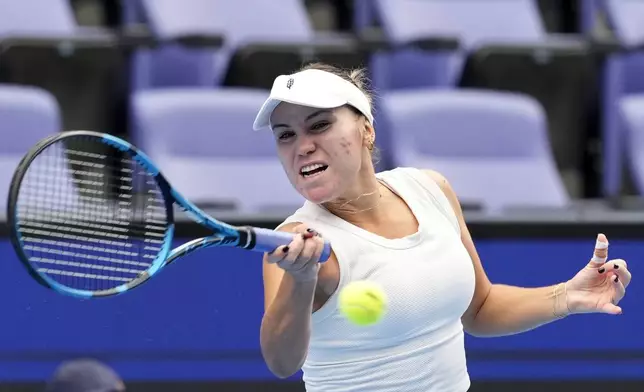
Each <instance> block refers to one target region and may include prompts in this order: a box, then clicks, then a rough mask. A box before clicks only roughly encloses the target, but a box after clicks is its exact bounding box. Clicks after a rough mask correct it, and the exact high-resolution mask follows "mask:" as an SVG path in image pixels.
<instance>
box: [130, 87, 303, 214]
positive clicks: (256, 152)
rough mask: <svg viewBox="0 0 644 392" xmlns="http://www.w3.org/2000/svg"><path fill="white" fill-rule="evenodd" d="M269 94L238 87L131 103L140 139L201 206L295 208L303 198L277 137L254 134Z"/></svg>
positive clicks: (149, 96) (168, 93)
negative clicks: (277, 146) (284, 163)
mask: <svg viewBox="0 0 644 392" xmlns="http://www.w3.org/2000/svg"><path fill="white" fill-rule="evenodd" d="M265 99H266V93H265V92H251V91H239V90H231V91H222V90H217V89H179V88H175V89H151V90H146V91H142V92H139V93H137V94H135V95H134V97H133V105H132V116H133V120H134V123H133V124H134V127H135V129H136V132H137V134H136V143H137V145H139V146H141V148H142V149H144V150H145V151H146V152H147V154H148V155H150V157H151V158H152V159H153V160H155V161H156V162H157V163H158V164H159V166H160V168H161V170H162V172H163V173H164V174H165V175H166V176H167V177H168V180H169V181H170V182H171V183H172V184H173V185H174V186H175V187H176V188H177V189H178V190H179V192H181V193H182V194H183V195H184V196H186V197H187V198H188V199H190V200H192V201H193V202H195V203H196V204H198V205H202V206H204V207H206V208H219V209H236V210H238V211H241V212H243V213H253V212H255V213H269V212H270V213H273V212H284V211H286V212H292V211H294V210H295V209H296V208H298V207H299V206H301V204H302V202H303V201H304V199H303V198H302V197H301V196H300V195H299V194H298V193H297V192H296V191H295V190H294V189H293V187H292V186H291V185H290V183H289V181H288V179H287V178H286V175H285V174H284V172H283V169H282V166H281V163H280V161H279V159H278V157H277V155H276V149H275V140H274V139H273V135H272V133H271V132H270V131H262V132H253V131H252V124H253V120H254V118H255V115H256V113H257V110H258V108H259V107H261V105H262V103H263V102H264V100H265ZM258 190H261V191H259V192H258Z"/></svg>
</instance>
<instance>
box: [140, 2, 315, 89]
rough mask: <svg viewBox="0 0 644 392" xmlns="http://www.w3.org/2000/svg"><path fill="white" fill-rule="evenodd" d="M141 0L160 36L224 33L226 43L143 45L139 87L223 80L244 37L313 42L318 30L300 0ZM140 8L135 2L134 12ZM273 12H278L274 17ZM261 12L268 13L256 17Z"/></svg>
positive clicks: (143, 11)
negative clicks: (185, 46)
mask: <svg viewBox="0 0 644 392" xmlns="http://www.w3.org/2000/svg"><path fill="white" fill-rule="evenodd" d="M138 2H139V4H140V6H141V12H142V13H143V15H144V18H143V19H145V20H147V23H148V24H149V25H150V28H151V29H152V31H153V34H155V35H157V36H159V37H173V36H176V35H181V34H194V33H199V34H205V35H222V36H223V39H224V43H223V46H222V47H221V48H215V49H208V48H203V49H191V50H186V49H179V48H172V47H167V48H161V49H159V50H156V51H154V52H148V51H142V52H141V53H140V55H138V58H137V59H136V61H135V74H134V78H135V83H136V88H137V89H143V88H149V87H164V86H184V87H185V86H216V85H220V84H221V83H222V82H223V80H224V78H225V76H226V71H227V68H228V65H229V61H230V59H231V57H232V56H233V54H234V52H235V51H236V50H237V49H238V48H239V47H240V46H241V45H243V44H244V43H248V42H253V41H267V40H270V41H273V42H288V41H297V42H307V41H310V40H311V39H312V38H313V34H314V33H313V28H312V26H311V25H310V22H309V20H308V15H307V14H306V10H305V9H304V6H303V4H302V3H301V1H300V0H283V1H282V3H284V4H282V3H280V4H281V5H280V7H275V6H274V4H273V3H271V2H266V1H257V0H240V1H227V0H192V1H191V2H190V5H189V6H186V5H185V4H184V3H182V2H177V1H175V0H151V1H150V0H138ZM249 10H252V12H250V11H249ZM134 12H135V8H134V5H133V4H132V5H130V6H129V11H128V13H129V14H132V13H134ZM271 14H275V15H276V16H275V17H269V16H268V15H271ZM256 15H262V17H261V18H256ZM276 21H279V23H276Z"/></svg>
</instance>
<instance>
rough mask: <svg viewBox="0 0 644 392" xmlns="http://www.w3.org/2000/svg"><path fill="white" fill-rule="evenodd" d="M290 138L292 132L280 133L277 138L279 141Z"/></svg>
mask: <svg viewBox="0 0 644 392" xmlns="http://www.w3.org/2000/svg"><path fill="white" fill-rule="evenodd" d="M291 136H293V132H282V133H280V134H279V136H278V137H277V138H278V139H279V140H287V139H288V138H290V137H291Z"/></svg>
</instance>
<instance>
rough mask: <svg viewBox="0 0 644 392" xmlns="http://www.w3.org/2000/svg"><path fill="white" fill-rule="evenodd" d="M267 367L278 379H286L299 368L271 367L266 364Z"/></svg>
mask: <svg viewBox="0 0 644 392" xmlns="http://www.w3.org/2000/svg"><path fill="white" fill-rule="evenodd" d="M268 369H269V370H270V371H271V373H273V374H274V375H275V376H276V377H277V378H280V379H282V380H283V379H286V378H289V377H291V376H292V375H294V374H295V373H297V371H298V370H299V369H287V368H280V367H272V366H270V365H269V366H268Z"/></svg>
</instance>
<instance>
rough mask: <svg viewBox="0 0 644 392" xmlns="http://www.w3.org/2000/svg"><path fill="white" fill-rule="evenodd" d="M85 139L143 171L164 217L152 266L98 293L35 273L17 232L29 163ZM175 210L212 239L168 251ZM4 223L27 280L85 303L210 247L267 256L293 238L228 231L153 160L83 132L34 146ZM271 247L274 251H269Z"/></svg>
mask: <svg viewBox="0 0 644 392" xmlns="http://www.w3.org/2000/svg"><path fill="white" fill-rule="evenodd" d="M83 136H86V137H90V138H95V139H97V141H99V140H100V141H101V142H102V143H105V144H107V145H109V146H111V147H114V148H116V149H118V150H120V151H121V152H123V153H126V154H128V155H129V156H130V157H131V158H132V159H133V160H135V161H136V162H137V163H138V164H139V165H141V166H142V167H143V168H145V169H146V171H147V172H148V173H149V174H150V175H151V176H153V177H154V179H155V181H156V182H157V185H158V187H159V189H160V190H161V192H162V196H163V199H164V204H165V208H166V217H167V218H166V220H167V229H166V233H165V236H164V242H163V246H162V249H161V250H160V251H159V253H158V254H157V256H156V258H155V259H154V261H153V262H152V264H151V266H150V267H149V268H148V269H147V270H146V271H145V272H142V273H141V274H140V275H139V276H138V277H136V278H135V279H133V280H131V281H129V282H127V283H124V284H121V285H118V286H116V287H113V288H110V289H105V290H99V291H91V290H80V289H74V288H71V287H68V286H65V285H63V284H61V283H59V282H58V281H56V280H55V279H52V278H50V277H49V276H47V275H44V274H41V273H39V272H38V271H37V270H36V269H35V268H34V266H33V265H32V263H30V262H29V258H28V257H27V254H26V253H25V251H24V249H23V242H22V240H21V234H20V233H19V231H18V220H17V201H18V196H19V193H20V188H21V187H20V185H21V184H22V181H23V179H24V177H25V175H26V173H27V172H28V169H29V166H30V164H31V163H32V162H33V161H34V160H35V159H36V158H37V157H38V156H39V155H40V154H41V153H42V152H43V151H44V150H45V149H46V148H47V147H49V146H51V145H52V144H54V143H57V142H59V141H61V140H64V139H68V138H72V137H83ZM174 205H177V206H178V207H179V208H180V209H182V210H183V211H184V212H185V213H186V215H188V216H190V217H191V218H192V219H193V220H194V221H195V222H196V223H198V224H200V225H202V226H204V227H206V228H207V229H209V230H212V231H213V233H215V234H214V235H212V236H206V237H202V238H197V239H194V240H192V241H189V242H186V243H184V244H182V245H180V246H178V247H176V248H174V249H171V247H172V241H173V239H174V234H175V221H174ZM7 223H8V225H9V233H10V237H11V243H12V245H13V248H14V250H15V252H16V254H17V255H18V258H19V259H20V262H21V264H22V265H23V266H24V267H25V268H26V269H27V271H28V273H29V275H30V276H31V277H32V278H34V279H35V280H36V282H38V283H39V284H41V285H42V286H44V287H46V288H49V289H52V290H54V291H56V292H59V293H62V294H66V295H71V296H74V297H78V298H83V299H88V298H94V297H108V296H113V295H118V294H122V293H124V292H126V291H129V290H131V289H133V288H134V287H137V286H140V285H141V284H142V283H144V282H146V281H147V280H149V279H150V278H151V277H152V276H154V275H156V274H157V273H158V272H159V271H160V270H162V269H163V267H165V266H166V265H169V264H171V263H172V262H174V261H176V260H177V259H178V258H180V257H182V256H185V255H187V254H189V253H192V252H194V251H196V250H199V249H203V248H207V247H214V246H227V247H238V248H242V249H247V250H255V251H262V252H267V251H272V250H274V249H275V248H276V247H277V246H279V245H280V244H282V245H285V244H288V243H289V242H290V240H292V238H293V234H291V233H283V232H276V231H272V230H268V229H261V228H254V227H250V226H232V225H229V224H227V223H224V222H221V221H219V220H217V219H214V218H212V217H211V216H209V215H208V214H206V213H205V212H204V211H202V210H201V209H199V208H198V207H197V206H196V205H194V204H193V203H191V202H190V201H188V200H187V199H186V198H184V197H183V196H182V195H181V194H179V193H178V192H177V191H176V190H174V188H172V186H171V185H170V184H169V182H168V181H167V179H166V178H165V177H164V176H163V174H161V172H160V170H159V169H158V168H157V167H156V165H155V164H154V163H153V162H152V160H151V159H150V158H149V157H148V156H147V155H146V154H145V153H144V152H142V151H141V150H139V149H138V148H137V147H135V146H134V145H132V144H130V143H129V142H127V141H125V140H123V139H120V138H118V137H115V136H113V135H109V134H106V133H101V132H95V131H84V130H78V131H65V132H61V133H58V134H55V135H52V136H49V137H47V138H45V139H43V140H41V141H40V142H39V143H37V144H36V145H35V146H34V147H32V148H31V149H30V150H29V151H28V152H27V154H26V155H25V156H24V157H23V158H22V160H21V161H20V163H19V164H18V167H17V168H16V170H15V172H14V175H13V178H12V180H11V188H10V192H9V202H8V203H7ZM260 235H261V236H263V242H262V243H259V241H258V240H257V239H258V236H260ZM269 246H274V247H272V248H271V249H270V250H269ZM256 247H257V249H256ZM330 254H331V247H330V245H329V244H328V243H325V249H324V252H323V254H322V257H321V258H320V262H321V263H323V262H325V261H326V260H327V259H328V257H329V256H330Z"/></svg>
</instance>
